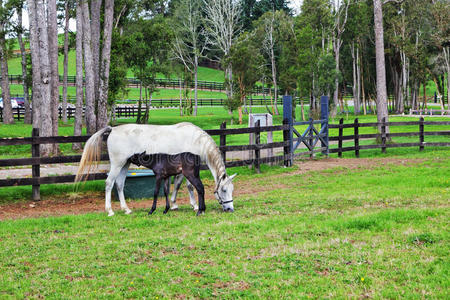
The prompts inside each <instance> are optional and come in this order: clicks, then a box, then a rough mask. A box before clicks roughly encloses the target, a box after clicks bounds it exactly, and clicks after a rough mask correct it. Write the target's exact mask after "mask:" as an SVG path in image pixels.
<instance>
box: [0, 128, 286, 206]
mask: <svg viewBox="0 0 450 300" xmlns="http://www.w3.org/2000/svg"><path fill="white" fill-rule="evenodd" d="M257 125H259V124H257ZM288 128H289V126H288V125H278V126H266V127H260V126H256V127H251V128H236V129H227V128H226V123H225V122H224V123H222V125H221V126H220V129H211V130H206V132H207V133H208V134H210V135H212V136H219V139H220V144H219V149H220V151H221V153H222V156H223V158H224V160H225V161H226V167H228V168H230V167H237V166H245V165H253V166H254V167H255V168H256V170H257V171H259V168H260V164H263V163H270V162H280V161H286V160H287V158H288V157H290V153H289V152H286V153H283V155H278V156H276V155H274V156H271V157H261V156H260V151H261V150H263V149H269V148H280V147H281V148H283V147H285V146H287V145H289V141H287V140H284V141H282V142H274V143H266V144H263V143H260V134H261V132H274V131H283V132H286V131H288V130H289V129H288ZM248 133H253V134H255V136H256V143H255V144H248V145H227V144H226V140H227V138H226V137H227V136H229V135H235V134H248ZM284 136H287V135H284ZM89 137H90V136H54V137H40V136H39V131H38V129H33V131H32V137H26V138H4V139H0V146H11V145H31V158H15V159H2V160H0V167H13V166H26V165H31V166H32V172H31V173H32V174H31V177H23V178H9V179H0V187H6V186H19V185H32V187H33V188H32V195H33V200H35V201H37V200H39V199H40V193H39V191H40V185H41V184H52V183H67V182H74V180H75V175H62V176H47V177H41V176H40V166H41V165H44V164H64V163H76V162H79V161H80V159H81V155H70V156H54V157H41V156H40V151H39V148H40V145H41V144H63V143H81V142H86V141H87V140H88V138H89ZM285 148H286V147H285ZM245 150H247V151H254V154H255V155H254V158H251V159H243V160H226V155H227V153H228V152H232V151H245ZM101 160H102V161H107V160H108V155H107V154H103V155H102V157H101ZM206 168H207V167H206V166H205V165H204V166H202V169H206ZM105 178H106V173H94V174H90V175H89V177H88V178H87V180H100V179H105Z"/></svg>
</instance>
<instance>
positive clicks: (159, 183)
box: [148, 175, 162, 215]
mask: <svg viewBox="0 0 450 300" xmlns="http://www.w3.org/2000/svg"><path fill="white" fill-rule="evenodd" d="M161 180H162V178H161V177H159V176H158V175H157V176H156V184H155V191H154V192H153V205H152V208H151V209H150V211H149V212H148V214H149V215H151V214H152V213H153V212H154V211H155V209H156V200H158V194H159V188H160V187H161Z"/></svg>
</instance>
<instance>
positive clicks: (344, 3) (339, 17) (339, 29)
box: [331, 0, 350, 116]
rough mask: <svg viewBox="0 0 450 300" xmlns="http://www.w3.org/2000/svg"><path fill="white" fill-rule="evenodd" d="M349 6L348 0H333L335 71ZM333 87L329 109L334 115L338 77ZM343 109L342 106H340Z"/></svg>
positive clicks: (337, 66)
mask: <svg viewBox="0 0 450 300" xmlns="http://www.w3.org/2000/svg"><path fill="white" fill-rule="evenodd" d="M349 6H350V0H336V1H333V14H334V25H333V50H334V59H335V61H336V73H337V74H338V73H339V72H340V70H339V59H340V49H341V46H342V43H343V41H342V34H343V33H344V31H345V24H346V23H347V16H348V7H349ZM334 85H335V89H334V93H333V103H334V105H333V106H332V110H331V115H332V116H335V115H336V113H337V106H338V104H339V99H338V94H339V80H338V77H336V78H335V82H334ZM341 110H343V107H341Z"/></svg>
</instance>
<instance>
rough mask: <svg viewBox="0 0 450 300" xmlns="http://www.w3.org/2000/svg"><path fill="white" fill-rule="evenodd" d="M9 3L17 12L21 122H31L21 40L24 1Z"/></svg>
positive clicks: (23, 48)
mask: <svg viewBox="0 0 450 300" xmlns="http://www.w3.org/2000/svg"><path fill="white" fill-rule="evenodd" d="M9 4H10V5H11V6H12V7H13V8H14V9H15V11H16V14H17V24H16V25H15V32H16V35H17V43H18V44H19V49H20V57H21V67H22V87H23V97H24V106H25V117H24V120H23V122H24V123H25V124H31V109H30V97H29V96H30V95H29V89H30V87H29V83H30V78H29V76H28V69H27V53H26V52H25V45H24V41H23V34H24V32H25V28H24V27H23V16H22V9H23V7H24V1H22V0H15V1H9Z"/></svg>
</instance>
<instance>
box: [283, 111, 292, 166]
mask: <svg viewBox="0 0 450 300" xmlns="http://www.w3.org/2000/svg"><path fill="white" fill-rule="evenodd" d="M283 125H289V120H288V119H283ZM289 129H290V126H289V127H288V129H283V141H284V142H285V143H286V142H288V145H285V146H284V147H283V152H284V166H285V167H289V166H291V152H290V149H291V147H290V142H291V140H292V139H291V138H290V136H289V131H290V130H289Z"/></svg>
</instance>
